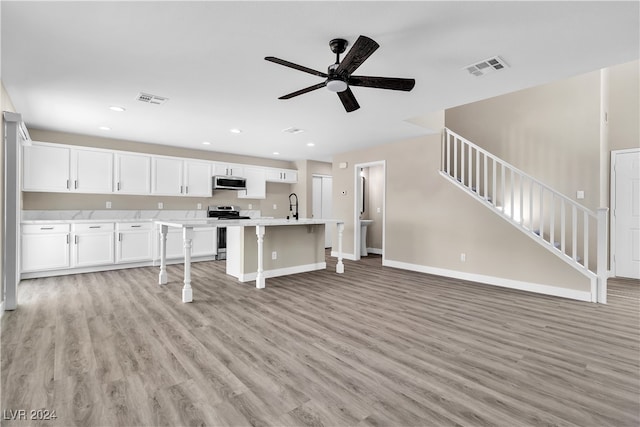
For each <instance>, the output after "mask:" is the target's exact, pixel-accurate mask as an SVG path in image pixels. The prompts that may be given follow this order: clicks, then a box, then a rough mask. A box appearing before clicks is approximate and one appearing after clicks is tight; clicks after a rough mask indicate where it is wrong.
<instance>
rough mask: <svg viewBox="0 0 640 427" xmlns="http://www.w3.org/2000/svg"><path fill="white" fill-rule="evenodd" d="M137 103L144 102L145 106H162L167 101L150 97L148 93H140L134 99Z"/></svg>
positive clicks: (166, 99)
mask: <svg viewBox="0 0 640 427" xmlns="http://www.w3.org/2000/svg"><path fill="white" fill-rule="evenodd" d="M136 99H137V100H138V101H141V102H146V103H147V104H155V105H162V104H164V103H165V102H167V101H168V100H169V98H165V97H164V96H158V95H151V94H148V93H144V92H140V93H139V94H138V97H137V98H136Z"/></svg>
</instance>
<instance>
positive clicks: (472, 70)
mask: <svg viewBox="0 0 640 427" xmlns="http://www.w3.org/2000/svg"><path fill="white" fill-rule="evenodd" d="M507 67H509V65H507V63H506V62H504V59H502V58H500V57H499V56H494V57H492V58H489V59H485V60H484V61H480V62H477V63H475V64H471V65H467V66H466V67H464V68H463V69H464V70H467V71H468V72H469V74H473V75H474V76H476V77H480V76H484V75H485V74H487V73H490V72H493V71H500V70H504V69H505V68H507Z"/></svg>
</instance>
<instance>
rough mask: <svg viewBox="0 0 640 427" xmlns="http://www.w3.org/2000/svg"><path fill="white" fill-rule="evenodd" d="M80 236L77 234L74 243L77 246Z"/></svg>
mask: <svg viewBox="0 0 640 427" xmlns="http://www.w3.org/2000/svg"><path fill="white" fill-rule="evenodd" d="M78 240H79V239H78V235H77V234H76V235H75V236H74V238H73V242H74V243H75V244H76V245H77V244H78Z"/></svg>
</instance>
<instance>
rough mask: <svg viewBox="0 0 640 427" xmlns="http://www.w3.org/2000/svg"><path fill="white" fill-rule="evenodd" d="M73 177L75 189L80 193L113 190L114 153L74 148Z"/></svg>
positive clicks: (72, 159) (72, 158) (72, 155)
mask: <svg viewBox="0 0 640 427" xmlns="http://www.w3.org/2000/svg"><path fill="white" fill-rule="evenodd" d="M71 179H72V181H73V185H72V187H73V190H74V191H77V192H80V193H111V192H113V153H110V152H105V151H95V150H80V149H73V150H72V151H71Z"/></svg>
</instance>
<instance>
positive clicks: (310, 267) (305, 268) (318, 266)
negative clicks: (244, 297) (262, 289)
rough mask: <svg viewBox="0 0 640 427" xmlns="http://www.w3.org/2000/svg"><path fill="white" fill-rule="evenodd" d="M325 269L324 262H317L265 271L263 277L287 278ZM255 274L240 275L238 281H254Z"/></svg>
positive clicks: (325, 264)
mask: <svg viewBox="0 0 640 427" xmlns="http://www.w3.org/2000/svg"><path fill="white" fill-rule="evenodd" d="M326 268H327V263H326V262H317V263H315V264H305V265H296V266H295V267H285V268H276V269H273V270H265V271H264V277H265V279H268V278H270V277H278V276H288V275H289V274H298V273H306V272H309V271H315V270H325V269H326ZM257 275H258V273H257V272H253V273H247V274H241V275H240V277H238V280H239V281H241V282H252V281H254V280H256V276H257Z"/></svg>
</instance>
